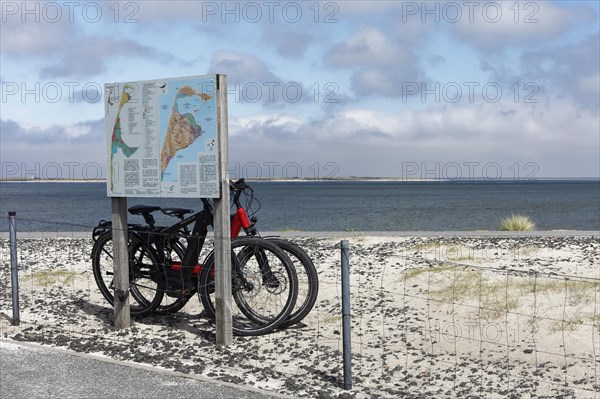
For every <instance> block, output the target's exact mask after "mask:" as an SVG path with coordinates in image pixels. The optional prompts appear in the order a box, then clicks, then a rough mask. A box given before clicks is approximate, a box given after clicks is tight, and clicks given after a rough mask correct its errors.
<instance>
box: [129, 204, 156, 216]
mask: <svg viewBox="0 0 600 399" xmlns="http://www.w3.org/2000/svg"><path fill="white" fill-rule="evenodd" d="M158 210H160V206H149V205H134V206H132V207H129V209H128V211H129V213H131V214H132V215H143V214H144V213H151V212H154V211H158Z"/></svg>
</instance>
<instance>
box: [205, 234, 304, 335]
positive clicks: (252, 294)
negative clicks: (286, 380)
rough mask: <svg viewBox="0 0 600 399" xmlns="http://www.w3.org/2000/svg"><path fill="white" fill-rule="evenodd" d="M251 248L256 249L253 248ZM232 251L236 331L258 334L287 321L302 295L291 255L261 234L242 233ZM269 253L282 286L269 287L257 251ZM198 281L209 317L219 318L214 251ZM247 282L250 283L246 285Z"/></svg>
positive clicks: (234, 242)
mask: <svg viewBox="0 0 600 399" xmlns="http://www.w3.org/2000/svg"><path fill="white" fill-rule="evenodd" d="M248 248H251V249H252V250H253V252H250V251H249V250H248ZM231 251H232V255H231V257H232V283H231V284H232V287H231V291H232V296H233V299H234V303H235V306H232V309H231V311H232V319H233V320H232V321H233V323H232V332H233V334H234V335H237V336H257V335H264V334H268V333H270V332H272V331H273V330H275V329H276V328H277V327H279V326H280V325H281V324H282V323H284V322H285V321H286V320H287V318H288V316H289V315H290V313H291V312H292V310H293V309H294V306H295V303H296V299H297V295H298V292H297V290H298V281H297V277H296V272H295V270H294V267H293V265H292V264H291V261H290V259H289V257H288V256H287V255H286V254H285V252H284V251H283V250H282V249H281V248H279V247H278V246H277V245H275V244H273V243H270V242H268V241H266V240H264V239H262V238H258V237H242V238H236V239H233V240H232V241H231ZM259 251H260V252H261V253H263V255H264V256H266V257H268V258H267V260H268V261H269V262H270V265H269V266H270V268H271V270H272V275H276V276H277V278H278V279H279V284H280V285H279V286H278V287H277V288H276V289H277V291H275V288H273V287H268V285H269V284H268V283H266V282H265V276H263V274H262V272H261V271H260V265H258V261H257V260H256V259H255V257H254V259H253V257H252V255H255V254H256V253H257V252H259ZM203 265H204V267H203V268H202V272H201V273H200V277H199V281H198V292H199V296H200V301H201V302H202V305H203V306H204V310H205V313H206V315H207V317H208V318H209V319H211V320H215V318H216V308H215V298H214V268H215V265H214V253H211V254H210V255H209V256H208V257H207V259H206V261H205V262H204V263H203ZM244 283H248V284H246V285H244Z"/></svg>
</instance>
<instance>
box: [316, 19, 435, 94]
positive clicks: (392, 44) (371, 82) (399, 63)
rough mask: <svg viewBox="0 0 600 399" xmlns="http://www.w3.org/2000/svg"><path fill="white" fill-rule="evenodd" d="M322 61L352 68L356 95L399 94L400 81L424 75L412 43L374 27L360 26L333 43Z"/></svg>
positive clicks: (335, 66)
mask: <svg viewBox="0 0 600 399" xmlns="http://www.w3.org/2000/svg"><path fill="white" fill-rule="evenodd" d="M324 62H325V63H326V64H327V65H330V66H331V67H334V68H342V69H351V70H353V73H352V76H351V79H350V80H351V83H352V89H353V91H354V92H355V94H356V95H358V96H383V97H400V96H401V95H402V83H403V82H418V81H422V80H424V79H425V76H424V75H425V73H424V71H423V70H422V69H421V68H420V67H419V66H418V59H417V57H416V56H415V54H414V53H413V47H411V46H408V45H407V44H406V43H403V42H402V41H401V40H400V39H398V40H396V39H394V38H392V37H391V36H389V35H388V34H384V33H383V32H382V31H380V30H379V29H377V28H374V27H362V28H360V29H358V30H357V31H355V32H354V33H352V34H351V35H350V36H349V37H347V38H346V40H344V41H343V42H340V43H337V44H335V45H333V46H332V47H331V48H330V50H329V51H328V52H327V53H326V55H325V58H324Z"/></svg>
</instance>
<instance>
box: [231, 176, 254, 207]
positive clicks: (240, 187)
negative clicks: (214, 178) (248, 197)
mask: <svg viewBox="0 0 600 399" xmlns="http://www.w3.org/2000/svg"><path fill="white" fill-rule="evenodd" d="M229 188H230V189H231V191H233V193H234V195H233V203H234V204H235V206H236V207H237V208H242V204H241V203H240V196H241V195H242V193H243V192H244V190H250V191H251V192H253V191H254V190H252V187H250V186H249V185H248V184H246V181H245V179H244V178H243V177H242V178H241V179H238V180H237V181H235V182H234V181H233V180H229Z"/></svg>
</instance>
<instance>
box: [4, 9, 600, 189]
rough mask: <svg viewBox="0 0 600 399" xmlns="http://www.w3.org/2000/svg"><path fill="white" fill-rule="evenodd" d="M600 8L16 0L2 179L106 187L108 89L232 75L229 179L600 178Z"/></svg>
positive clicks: (7, 16)
mask: <svg viewBox="0 0 600 399" xmlns="http://www.w3.org/2000/svg"><path fill="white" fill-rule="evenodd" d="M599 4H600V3H599V2H597V1H564V2H561V1H498V2H490V1H456V2H453V1H429V2H422V1H418V2H414V1H319V2H317V1H314V0H313V1H296V2H287V1H264V2H261V1H257V2H253V1H250V2H238V1H64V2H63V1H57V2H23V1H1V4H0V14H1V15H0V18H1V31H0V84H1V92H0V97H1V104H0V105H1V109H0V163H1V166H2V170H1V173H2V174H1V177H2V178H10V177H22V176H28V175H29V176H31V175H36V176H38V177H40V178H54V177H61V178H80V177H86V178H99V177H105V176H106V171H107V168H106V159H107V155H106V148H107V147H106V140H107V134H106V131H105V124H104V98H103V92H104V89H103V88H104V84H106V83H113V82H128V81H138V80H150V79H159V78H176V77H185V76H195V75H206V74H216V73H219V74H226V75H227V82H228V115H229V122H228V131H229V176H230V177H231V178H238V177H250V178H252V177H261V178H270V177H296V176H303V177H308V178H324V177H347V176H362V177H364V176H371V177H396V178H405V179H415V178H416V179H419V178H427V179H457V178H463V179H472V178H484V179H489V180H495V179H513V180H527V179H535V178H553V177H558V178H574V177H595V178H598V177H600V115H599V113H600V111H599V109H600V72H599V71H600V6H599Z"/></svg>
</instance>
